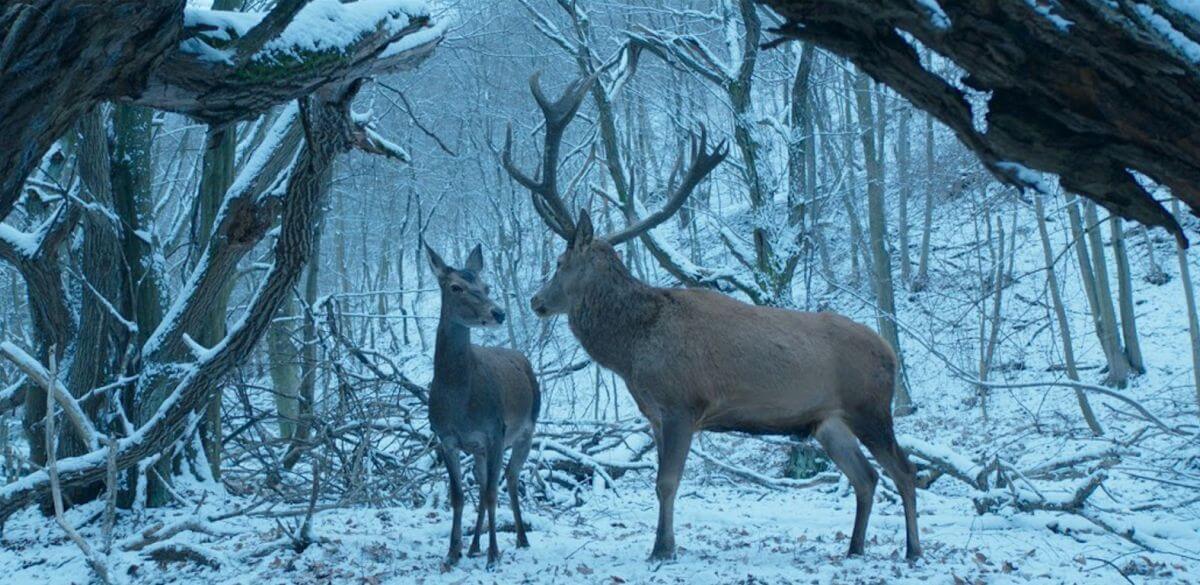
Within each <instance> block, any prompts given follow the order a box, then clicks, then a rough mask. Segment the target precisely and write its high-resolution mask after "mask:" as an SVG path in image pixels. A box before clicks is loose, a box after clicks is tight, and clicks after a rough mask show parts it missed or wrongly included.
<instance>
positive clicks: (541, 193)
mask: <svg viewBox="0 0 1200 585" xmlns="http://www.w3.org/2000/svg"><path fill="white" fill-rule="evenodd" d="M596 75H597V74H592V75H589V76H587V77H583V78H580V79H577V80H575V81H573V82H571V84H570V85H568V86H567V88H566V89H565V90H563V94H562V96H561V97H559V98H558V99H557V100H556V101H554V102H551V101H550V100H548V99H546V95H545V94H544V93H542V87H541V83H540V82H539V78H540V76H541V72H540V71H539V72H537V73H534V74H533V75H532V76H530V78H529V89H530V91H532V92H533V99H534V100H536V101H537V104H538V108H540V109H541V110H542V115H543V116H544V117H545V118H546V138H545V143H544V145H543V152H542V178H541V180H539V181H535V180H533V179H531V178H529V176H528V175H526V174H525V173H523V172H522V171H521V170H520V169H518V168H517V167H516V165H514V164H513V162H512V125H511V124H510V125H509V127H508V134H507V135H506V136H505V139H504V150H503V151H502V152H501V154H500V160H501V162H502V163H503V165H504V170H506V171H508V174H509V175H511V176H512V178H513V179H515V180H516V181H517V182H518V183H520V184H521V185H524V186H525V188H526V189H529V191H530V192H531V193H532V194H533V207H534V209H535V210H537V212H538V215H540V216H541V217H542V220H543V221H545V222H546V225H548V226H550V229H551V230H553V231H554V233H556V234H558V235H559V236H562V238H563V239H565V240H567V241H570V240H571V237H572V236H573V235H574V233H575V220H574V219H572V217H571V212H570V211H569V210H568V209H567V205H566V204H565V203H564V202H563V198H562V194H560V193H559V192H558V151H559V147H560V146H561V144H562V138H563V132H564V131H565V130H566V128H567V125H568V124H570V123H571V120H572V119H573V118H574V117H575V114H576V112H578V111H579V106H580V105H581V104H582V103H583V98H584V96H586V95H587V92H588V91H589V90H590V89H591V88H592V84H593V83H595V81H596ZM728 154H729V148H728V145H727V142H726V141H724V140H722V141H721V142H720V143H719V144H717V146H716V148H714V149H712V150H709V149H708V130H707V129H706V128H705V127H704V125H703V124H701V125H700V136H699V138H697V137H695V136H693V137H692V148H691V159H692V163H691V166H690V167H688V169H687V172H685V173H684V175H683V181H681V182H680V183H679V185H678V186H677V187H676V188H675V190H674V191H672V192H671V196H670V197H669V198H668V199H667V202H666V204H664V205H663V207H662V209H659V210H658V211H656V212H654V213H652V214H650V215H648V216H646V217H645V218H643V219H637V218H636V217H634V216H632V214H627V216H628V219H629V222H630V223H629V225H628V226H626V227H625V229H622V230H619V231H617V232H616V233H613V234H609V235H607V236H605V237H604V239H606V240H608V242H609V243H611V244H613V245H616V244H620V243H622V242H625V241H628V240H631V239H633V238H635V237H637V236H640V235H642V234H643V233H645V232H646V231H647V230H649V229H651V228H653V227H655V226H657V225H658V224H660V223H662V222H664V221H666V220H667V219H668V218H670V217H671V216H672V215H674V214H675V212H676V211H679V208H680V207H683V204H684V202H685V201H687V198H688V197H689V196H690V195H691V194H692V191H693V190H694V189H695V188H696V185H698V184H699V183H700V181H703V180H704V178H705V177H706V176H708V174H709V173H711V172H712V170H713V169H715V168H716V167H717V165H719V164H721V161H723V160H725V157H726V155H728ZM682 162H683V159H682V157H680V159H678V160H676V161H675V171H678V169H679V168H680V166H682ZM631 171H632V169H631ZM672 175H674V171H673V172H672ZM631 183H632V181H631Z"/></svg>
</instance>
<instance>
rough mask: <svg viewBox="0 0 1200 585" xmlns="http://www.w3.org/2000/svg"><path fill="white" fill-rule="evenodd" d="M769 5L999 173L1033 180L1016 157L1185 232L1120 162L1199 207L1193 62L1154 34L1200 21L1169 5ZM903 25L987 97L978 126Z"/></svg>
mask: <svg viewBox="0 0 1200 585" xmlns="http://www.w3.org/2000/svg"><path fill="white" fill-rule="evenodd" d="M765 1H766V3H767V4H768V5H770V6H772V7H773V8H774V9H775V10H776V11H777V12H779V13H780V14H781V15H782V16H783V17H784V19H785V21H786V22H785V24H784V25H783V26H781V27H779V29H777V32H778V33H779V34H780V35H782V37H783V38H795V39H799V40H804V41H808V42H813V43H816V44H818V45H820V46H822V47H824V48H826V49H828V50H831V51H833V52H834V53H837V54H839V55H841V56H843V57H846V58H848V59H850V60H851V61H853V62H854V64H855V65H857V66H859V67H861V68H862V69H863V70H864V71H866V72H867V73H868V74H870V75H871V76H872V77H874V78H875V79H876V80H877V81H879V82H881V83H885V84H887V85H889V86H891V87H892V88H893V89H895V90H896V91H897V92H899V93H900V94H901V95H903V96H904V97H906V98H907V99H908V100H909V101H910V102H912V103H913V104H915V105H916V106H917V107H920V108H922V109H924V110H926V111H928V112H930V113H932V114H933V115H934V116H936V117H937V118H938V119H939V120H941V121H942V122H943V123H945V124H946V125H947V126H949V127H950V128H951V129H953V130H954V132H955V133H956V134H957V135H958V137H959V139H960V140H961V142H962V143H963V144H964V145H966V146H967V147H968V148H970V149H971V150H973V151H974V152H975V153H976V154H977V155H978V156H979V158H980V161H981V162H983V164H984V165H985V166H986V167H987V168H988V169H989V170H990V171H991V172H992V173H993V174H994V175H995V176H996V177H998V178H999V179H1001V180H1003V181H1005V182H1008V183H1011V184H1014V185H1017V186H1022V187H1035V186H1034V185H1033V184H1032V183H1031V180H1030V179H1029V178H1027V174H1026V173H1024V172H1023V169H1024V167H1031V168H1033V169H1037V170H1041V171H1046V172H1051V173H1054V174H1057V175H1058V176H1059V177H1060V178H1061V182H1062V185H1063V187H1065V188H1066V189H1067V190H1069V191H1074V192H1078V193H1081V194H1083V195H1084V196H1086V197H1087V198H1089V199H1091V200H1093V201H1095V202H1097V203H1100V204H1102V205H1104V206H1105V208H1107V209H1108V210H1109V211H1111V212H1113V213H1115V214H1118V215H1120V216H1122V217H1125V218H1127V219H1133V220H1137V221H1140V222H1142V223H1144V224H1146V225H1153V226H1161V227H1164V228H1166V229H1167V230H1168V231H1170V232H1171V233H1172V234H1173V235H1174V236H1175V237H1176V238H1177V239H1178V240H1179V241H1180V242H1181V243H1182V242H1186V238H1185V236H1184V234H1183V232H1182V230H1181V228H1180V227H1179V224H1178V222H1176V221H1175V219H1174V218H1173V217H1172V216H1171V214H1169V213H1168V212H1167V211H1166V209H1164V208H1163V206H1162V205H1161V204H1159V203H1158V202H1157V201H1155V200H1154V198H1153V197H1152V196H1151V195H1150V194H1149V193H1148V192H1147V191H1146V190H1145V189H1143V188H1142V187H1141V186H1140V185H1139V184H1138V183H1137V181H1136V180H1135V179H1134V177H1133V175H1132V174H1131V173H1130V172H1129V170H1128V169H1132V170H1136V171H1138V172H1140V173H1142V174H1144V175H1146V176H1148V177H1150V178H1151V179H1153V180H1154V181H1156V182H1157V183H1159V184H1162V185H1165V186H1167V187H1169V188H1170V190H1171V194H1172V195H1173V196H1174V197H1177V198H1179V199H1181V200H1182V201H1184V202H1185V203H1187V204H1188V205H1189V206H1191V208H1192V210H1193V212H1200V65H1198V64H1197V63H1196V62H1195V61H1194V60H1192V59H1191V58H1190V57H1189V56H1187V55H1186V54H1185V52H1184V51H1183V50H1181V49H1179V48H1177V47H1176V45H1177V44H1178V42H1180V41H1176V40H1175V39H1171V38H1167V37H1166V33H1163V32H1161V31H1162V30H1163V29H1164V28H1170V29H1173V31H1172V32H1173V34H1177V35H1178V36H1180V37H1182V38H1183V39H1184V40H1183V41H1182V42H1185V43H1195V42H1196V40H1197V39H1200V24H1197V23H1196V21H1195V20H1194V19H1193V18H1191V16H1190V15H1188V14H1186V13H1184V12H1182V11H1181V10H1178V9H1176V8H1174V7H1173V5H1172V4H1170V3H1167V2H1152V3H1149V4H1135V3H1134V2H1131V1H1117V2H1113V1H1108V0H1064V1H1061V2H1056V3H1055V4H1054V6H1053V7H1051V8H1049V10H1051V11H1052V13H1053V15H1054V16H1055V17H1056V18H1047V17H1046V16H1045V15H1044V14H1042V13H1041V12H1039V10H1043V9H1044V8H1043V7H1042V6H1041V5H1036V4H1034V3H1029V2H972V1H966V0H942V1H941V2H908V1H901V0H765ZM1063 22H1069V23H1070V24H1069V25H1063V24H1061V23H1063ZM1158 22H1165V23H1167V24H1168V26H1167V27H1163V26H1156V25H1155V23H1158ZM904 34H908V35H912V36H913V37H915V38H916V39H917V40H918V41H919V42H920V44H922V45H924V46H926V47H930V48H931V49H932V50H934V51H936V52H937V53H938V54H939V55H942V56H944V57H946V58H947V59H949V60H950V61H952V62H953V63H954V64H955V65H957V66H958V67H959V68H961V69H962V70H963V71H965V72H966V73H967V75H966V76H964V77H963V78H962V79H963V80H964V81H965V82H966V84H967V85H969V86H970V87H972V88H973V89H975V90H978V91H980V92H985V93H990V97H989V99H988V104H987V124H986V128H976V126H975V125H974V123H973V120H974V112H973V110H972V107H971V105H970V103H969V102H968V101H967V99H966V97H965V95H964V93H963V91H962V90H959V89H958V88H955V87H954V86H952V85H951V84H950V83H949V82H948V81H946V80H944V79H942V78H941V77H940V76H938V75H936V74H934V73H933V72H931V71H929V70H928V69H926V68H924V67H922V65H921V63H920V59H919V58H918V55H917V52H916V50H915V49H914V48H913V45H912V44H911V43H910V42H909V41H908V40H906V39H905V38H904V37H903V35H904ZM1135 86H1136V88H1137V90H1136V91H1131V90H1130V88H1131V87H1135ZM1012 163H1017V164H1012ZM1022 165H1023V166H1022Z"/></svg>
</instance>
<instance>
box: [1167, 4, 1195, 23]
mask: <svg viewBox="0 0 1200 585" xmlns="http://www.w3.org/2000/svg"><path fill="white" fill-rule="evenodd" d="M1167 4H1169V5H1171V8H1174V9H1175V10H1178V11H1180V12H1182V13H1184V14H1186V15H1188V16H1190V17H1192V18H1194V19H1196V20H1200V0H1167Z"/></svg>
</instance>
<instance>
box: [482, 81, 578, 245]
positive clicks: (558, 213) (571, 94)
mask: <svg viewBox="0 0 1200 585" xmlns="http://www.w3.org/2000/svg"><path fill="white" fill-rule="evenodd" d="M541 75H542V72H541V71H538V72H537V73H534V74H533V75H531V76H530V77H529V90H530V91H531V92H533V99H534V100H537V104H538V108H540V109H541V110H542V116H543V117H545V118H546V140H545V143H544V145H543V147H542V179H541V180H540V181H534V180H533V179H531V178H529V176H528V175H526V174H525V173H523V172H522V171H521V170H520V169H518V168H517V167H516V165H514V164H513V162H512V124H509V126H508V133H507V135H506V136H505V138H504V151H503V152H502V153H501V154H500V161H501V162H502V163H503V164H504V170H506V171H508V174H509V175H511V176H512V178H513V179H515V180H516V181H517V182H518V183H520V184H522V185H524V186H525V188H526V189H529V190H530V191H531V192H532V193H533V196H534V197H533V208H534V209H536V210H537V212H538V215H540V216H542V220H543V221H545V222H546V225H548V226H550V229H551V230H554V233H556V234H558V235H560V236H562V237H563V238H566V239H568V240H569V239H570V238H571V234H573V233H575V221H574V220H573V219H571V212H570V211H568V210H567V205H566V204H565V203H563V198H562V195H561V194H560V193H559V192H558V150H559V147H560V146H561V145H562V138H563V132H564V131H565V130H566V129H567V125H568V124H570V123H571V120H572V119H574V118H575V113H576V112H578V111H579V106H580V105H581V104H582V103H583V98H584V96H586V95H587V92H588V90H590V89H591V88H592V83H594V82H595V81H596V76H595V75H589V76H587V77H584V78H581V79H576V80H575V81H573V82H571V84H570V85H568V86H567V88H566V89H565V90H563V94H562V96H561V97H559V98H558V99H557V100H555V101H554V102H551V101H550V100H548V99H546V94H544V93H542V85H541V82H540V81H539V78H540V77H541Z"/></svg>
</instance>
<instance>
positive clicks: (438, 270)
mask: <svg viewBox="0 0 1200 585" xmlns="http://www.w3.org/2000/svg"><path fill="white" fill-rule="evenodd" d="M425 252H427V253H428V254H429V267H430V268H432V269H433V274H434V275H435V276H437V277H438V278H441V277H443V276H445V275H446V273H448V272H450V267H449V266H446V262H445V261H444V260H442V257H441V256H438V253H437V252H434V251H433V248H430V247H429V244H425Z"/></svg>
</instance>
